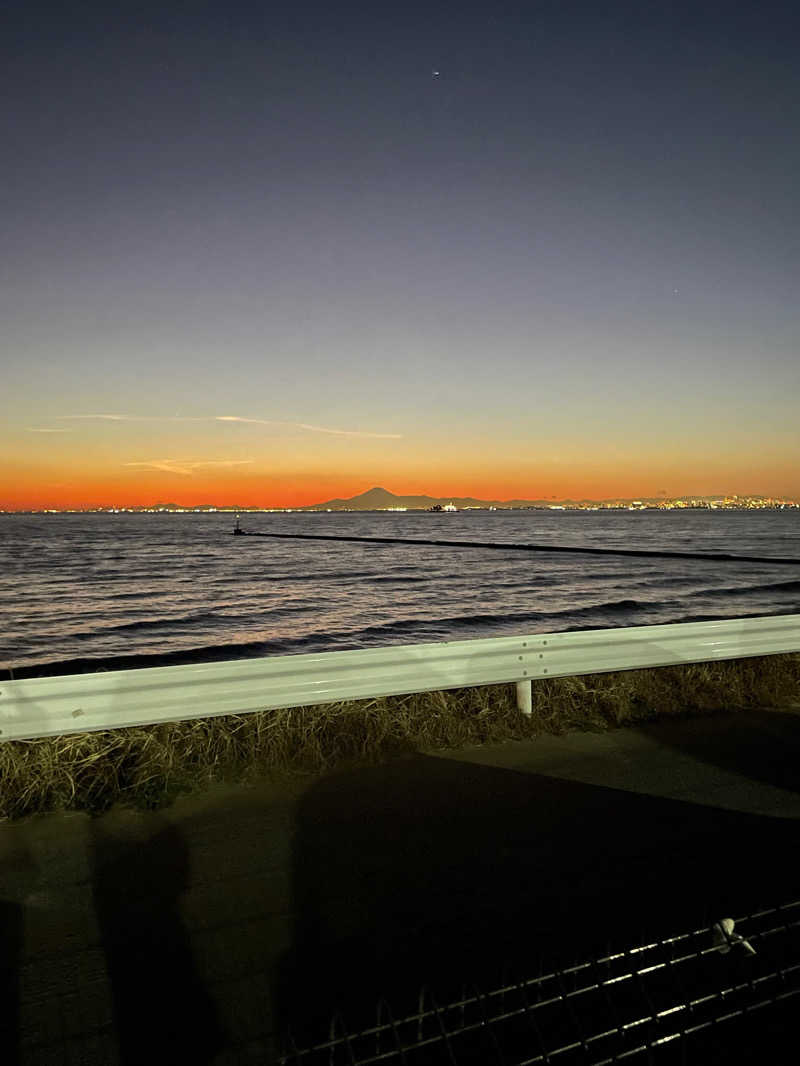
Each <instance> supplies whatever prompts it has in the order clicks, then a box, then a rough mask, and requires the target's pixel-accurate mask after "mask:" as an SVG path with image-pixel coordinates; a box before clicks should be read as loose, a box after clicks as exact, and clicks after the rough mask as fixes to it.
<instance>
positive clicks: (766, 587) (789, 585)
mask: <svg viewBox="0 0 800 1066" xmlns="http://www.w3.org/2000/svg"><path fill="white" fill-rule="evenodd" d="M750 592H800V581H769V582H767V583H765V584H763V585H731V586H730V587H728V588H721V589H719V588H711V589H700V590H698V592H697V593H696V595H700V596H743V595H747V593H750Z"/></svg>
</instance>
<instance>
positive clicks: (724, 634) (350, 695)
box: [0, 614, 800, 740]
mask: <svg viewBox="0 0 800 1066" xmlns="http://www.w3.org/2000/svg"><path fill="white" fill-rule="evenodd" d="M796 651H800V614H791V615H779V616H773V617H768V618H741V619H739V618H737V619H732V620H725V621H720V622H685V623H679V624H676V625H661V626H637V627H634V628H627V629H599V630H591V631H584V632H579V633H532V634H530V635H528V636H519V637H492V638H488V639H485V640H461V641H444V642H442V643H438V644H411V645H404V646H401V647H388V648H369V649H366V650H364V651H334V652H323V653H320V654H305V655H279V656H274V657H270V658H264V659H247V660H236V661H233V662H215V663H202V664H199V665H194V664H193V665H190V666H160V667H148V668H147V669H141V670H116V671H108V672H102V673H95V674H70V675H68V676H60V677H37V678H30V679H20V680H14V681H4V682H2V681H0V740H29V739H34V738H38V737H50V736H60V735H63V734H67V733H85V732H92V731H95V730H99V729H119V728H121V727H124V726H140V725H152V724H154V723H157V722H177V721H182V720H187V719H191V718H208V717H212V716H215V715H222V714H247V713H249V712H251V711H263V710H273V709H275V708H278V707H303V706H308V705H310V704H314V703H329V702H334V701H337V700H357V699H365V698H370V697H376V696H398V695H402V694H404V693H409V692H431V691H436V690H440V689H453V688H466V687H469V686H474V685H495V684H508V683H516V685H517V703H518V706H519V708H520V710H521V711H523V712H526V713H530V709H531V682H532V681H535V680H536V679H537V678H543V677H568V676H573V675H576V674H593V673H602V672H608V671H610V670H635V669H641V668H643V667H654V666H672V665H675V664H678V663H694V662H709V661H715V660H719V659H739V658H743V657H746V656H752V655H774V654H779V653H781V652H796Z"/></svg>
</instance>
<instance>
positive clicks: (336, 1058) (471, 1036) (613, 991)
mask: <svg viewBox="0 0 800 1066" xmlns="http://www.w3.org/2000/svg"><path fill="white" fill-rule="evenodd" d="M798 995H800V900H796V901H794V902H791V903H787V904H784V905H782V906H776V907H771V908H767V909H764V910H761V911H759V912H757V913H754V914H750V915H748V916H746V917H744V918H740V919H738V920H736V921H734V920H732V919H723V920H720V921H718V922H715V923H712V925H711V926H703V927H701V928H697V929H693V930H691V931H689V932H684V933H680V934H678V935H675V936H670V937H666V938H657V939H654V940H652V941H651V942H649V943H645V944H641V945H639V946H635V947H629V948H626V949H624V950H621V951H617V952H614V953H611V954H608V955H606V956H604V957H600V958H592V959H589V960H587V961H584V962H581V963H578V964H576V965H574V966H569V967H566V968H564V969H559V970H554V971H551V972H549V973H540V974H537V975H534V976H528V977H526V978H524V979H521V980H517V981H513V982H507V983H505V984H504V985H502V986H501V987H497V988H493V989H491V990H488V991H481V990H479V989H477V988H474V987H473V988H470V989H464V992H463V995H462V996H461V997H460V998H458V999H456V1000H450V1001H448V1002H444V1003H438V1002H437V1001H436V998H435V995H434V993H433V992H432V991H431V990H430V989H427V988H425V989H422V991H421V992H420V995H419V1003H418V1009H417V1010H416V1011H415V1012H413V1013H411V1014H405V1015H403V1016H402V1017H394V1016H393V1014H392V1011H391V1007H390V1005H389V1004H388V1003H386V1002H383V1001H381V1002H380V1003H379V1004H378V1005H377V1011H376V1021H375V1024H374V1025H372V1026H370V1027H367V1028H363V1029H360V1030H349V1029H348V1027H347V1023H346V1019H344V1018H342V1017H341V1016H337V1017H335V1018H334V1019H333V1020H332V1022H331V1027H330V1033H329V1036H328V1039H327V1040H322V1041H320V1042H319V1043H317V1044H315V1045H313V1046H305V1047H298V1046H297V1045H295V1044H293V1043H291V1041H290V1042H289V1047H287V1049H286V1051H285V1053H284V1054H283V1055H282V1057H281V1059H280V1062H281V1064H282V1066H323V1064H325V1066H339V1064H341V1066H345V1064H347V1066H370V1064H373V1063H384V1064H387V1066H391V1064H400V1063H402V1064H406V1066H423V1064H424V1066H428V1064H430V1066H438V1064H443V1066H444V1064H448V1066H465V1064H468V1063H469V1064H471V1063H484V1064H486V1066H492V1064H498V1066H500V1064H502V1066H534V1064H538V1063H554V1064H557V1066H572V1064H574V1063H590V1064H592V1066H606V1064H610V1063H616V1062H628V1061H633V1062H659V1063H662V1062H677V1061H682V1062H698V1063H700V1062H702V1063H704V1064H708V1063H712V1062H717V1061H719V1062H725V1063H730V1062H740V1061H762V1062H777V1061H794V1058H793V1057H792V1058H789V1059H786V1060H783V1059H780V1060H778V1059H776V1058H773V1057H771V1053H770V1051H769V1046H770V1043H772V1044H773V1045H774V1047H773V1050H774V1048H779V1047H781V1046H782V1045H785V1044H786V1041H787V1039H788V1034H790V1032H791V1030H792V1028H793V1026H794V1018H795V1017H796V1011H797V1005H798V1000H797V999H796V997H797V996H798ZM734 1049H735V1051H734ZM742 1054H746V1055H747V1056H749V1055H752V1056H753V1057H752V1058H749V1059H748V1058H746V1057H745V1058H743V1057H742ZM794 1054H796V1048H794V1049H793V1051H792V1055H794ZM690 1055H691V1057H689V1056H690Z"/></svg>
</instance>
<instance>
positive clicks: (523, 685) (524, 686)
mask: <svg viewBox="0 0 800 1066" xmlns="http://www.w3.org/2000/svg"><path fill="white" fill-rule="evenodd" d="M517 708H518V709H519V710H520V711H521V712H522V713H523V714H533V692H532V691H531V683H530V681H518V682H517Z"/></svg>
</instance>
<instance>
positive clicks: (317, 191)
mask: <svg viewBox="0 0 800 1066" xmlns="http://www.w3.org/2000/svg"><path fill="white" fill-rule="evenodd" d="M5 10H6V11H7V12H8V15H7V16H6V21H5V24H4V26H3V29H2V33H0V42H1V43H0V91H1V92H2V100H3V104H2V108H0V125H1V126H2V130H1V131H0V132H1V133H2V141H1V142H0V143H2V157H3V166H2V190H3V196H2V200H1V201H0V233H1V234H2V240H1V241H0V248H1V250H0V286H1V287H0V356H1V357H2V378H1V379H0V381H1V382H2V385H1V386H0V406H1V407H2V428H0V507H1V508H6V509H14V508H26V507H60V506H63V507H70V506H73V507H76V506H77V507H81V506H96V505H112V504H114V505H134V504H147V503H152V502H155V501H164V500H169V501H175V502H177V503H183V504H192V503H219V504H225V503H241V504H253V505H263V506H282V505H283V506H292V505H301V504H308V503H314V502H318V501H320V500H324V499H327V498H329V497H332V496H350V495H354V494H356V493H358V492H362V491H363V490H365V489H367V488H369V487H370V486H371V485H375V484H380V485H384V486H385V487H387V488H389V489H390V490H392V491H394V492H397V493H399V494H405V493H428V494H430V495H433V496H439V495H453V496H459V495H467V494H469V495H474V496H479V497H486V498H489V497H496V498H509V497H527V498H541V497H557V498H563V497H593V498H606V497H615V496H654V495H657V494H658V493H660V492H666V493H667V494H668V495H678V494H701V493H713V492H724V493H739V494H745V493H766V494H773V495H787V496H791V497H794V498H800V464H799V463H798V457H800V418H798V397H800V352H798V347H799V346H800V345H799V339H800V310H799V308H800V202H798V201H799V200H800V197H799V196H798V188H800V138H798V129H800V63H798V61H797V56H798V46H799V45H800V33H798V30H800V16H799V15H798V14H797V13H796V12H797V10H798V9H797V6H796V4H788V3H787V4H777V3H770V2H769V0H767V2H760V3H749V2H744V3H733V2H726V3H713V4H711V3H703V2H702V0H694V2H691V3H685V4H684V3H668V2H665V3H648V2H642V0H639V2H636V3H603V2H601V0H593V2H591V3H571V2H569V0H560V2H537V0H528V2H526V3H520V4H505V3H502V2H498V3H489V2H487V3H481V4H470V3H459V4H440V3H435V2H432V3H428V4H419V5H417V4H413V3H409V4H382V3H376V2H372V3H368V4H367V3H365V4H350V3H346V2H345V3H333V2H331V0H328V2H326V3H282V2H281V3H269V2H268V3H260V4H255V3H237V2H235V0H234V2H228V3H214V4H204V3H191V4H185V5H183V4H181V5H178V4H170V3H168V2H167V3H165V4H162V5H148V4H147V3H145V4H138V5H135V6H131V7H130V8H127V7H126V6H125V5H122V6H117V5H114V4H102V5H101V4H95V3H86V4H80V3H76V4H63V3H59V4H57V5H52V6H49V5H47V4H39V3H36V2H31V0H28V2H27V3H25V4H13V3H12V4H11V5H7V6H6V8H5ZM126 11H127V12H128V13H127V14H126V13H125V12H126Z"/></svg>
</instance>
